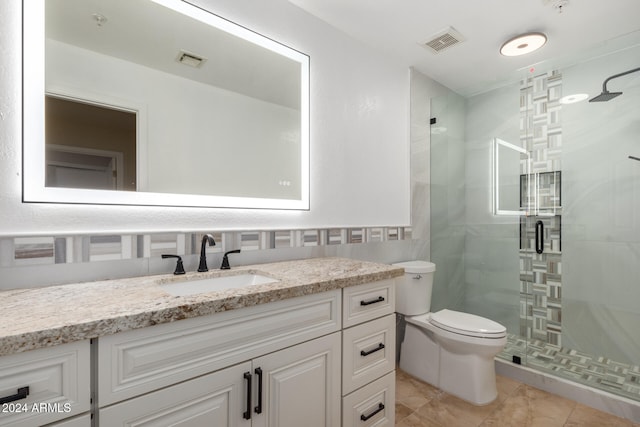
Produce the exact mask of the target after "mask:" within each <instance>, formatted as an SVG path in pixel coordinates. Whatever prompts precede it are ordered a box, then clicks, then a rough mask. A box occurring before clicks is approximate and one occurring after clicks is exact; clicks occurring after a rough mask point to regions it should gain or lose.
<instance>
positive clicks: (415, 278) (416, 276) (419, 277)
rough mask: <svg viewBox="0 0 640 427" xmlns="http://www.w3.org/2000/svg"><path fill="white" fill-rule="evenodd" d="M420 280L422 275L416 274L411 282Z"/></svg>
mask: <svg viewBox="0 0 640 427" xmlns="http://www.w3.org/2000/svg"><path fill="white" fill-rule="evenodd" d="M420 279H422V274H416V275H415V276H413V280H420Z"/></svg>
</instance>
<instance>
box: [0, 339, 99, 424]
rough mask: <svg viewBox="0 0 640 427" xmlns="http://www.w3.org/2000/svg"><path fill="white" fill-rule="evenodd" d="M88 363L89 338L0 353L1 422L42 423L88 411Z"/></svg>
mask: <svg viewBox="0 0 640 427" xmlns="http://www.w3.org/2000/svg"><path fill="white" fill-rule="evenodd" d="M89 363H90V356H89V341H79V342H75V343H71V344H64V345H59V346H56V347H49V348H42V349H38V350H31V351H27V352H24V353H17V354H12V355H9V356H3V357H0V399H2V400H1V401H2V402H3V403H0V426H5V425H11V426H29V427H31V426H35V425H43V424H47V423H51V422H54V421H58V420H62V419H64V418H68V417H71V416H74V415H79V414H81V413H83V412H86V411H89V396H90V386H89V376H90V368H89ZM27 388H28V389H27ZM23 396H24V397H23Z"/></svg>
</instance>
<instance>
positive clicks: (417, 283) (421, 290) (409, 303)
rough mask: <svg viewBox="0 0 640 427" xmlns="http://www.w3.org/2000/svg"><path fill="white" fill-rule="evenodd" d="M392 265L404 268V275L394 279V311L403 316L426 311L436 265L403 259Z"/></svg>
mask: <svg viewBox="0 0 640 427" xmlns="http://www.w3.org/2000/svg"><path fill="white" fill-rule="evenodd" d="M393 265H394V266H396V267H402V268H404V276H402V277H399V278H397V279H396V311H397V312H398V313H400V314H404V315H405V316H415V315H418V314H425V313H428V312H429V311H430V310H431V291H432V290H433V275H434V274H435V271H436V265H435V264H434V263H432V262H427V261H405V262H399V263H395V264H393Z"/></svg>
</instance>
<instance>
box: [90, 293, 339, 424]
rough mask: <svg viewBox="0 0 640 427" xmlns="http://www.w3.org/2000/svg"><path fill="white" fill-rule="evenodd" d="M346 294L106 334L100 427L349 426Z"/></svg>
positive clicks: (101, 356)
mask: <svg viewBox="0 0 640 427" xmlns="http://www.w3.org/2000/svg"><path fill="white" fill-rule="evenodd" d="M341 309H342V306H341V291H340V290H335V291H330V292H324V293H320V294H314V295H307V296H303V297H298V298H292V299H288V300H283V301H277V302H273V303H268V304H262V305H257V306H253V307H249V308H242V309H237V310H231V311H228V312H222V313H218V314H215V315H212V316H203V317H197V318H193V319H188V320H183V321H180V322H176V323H168V324H162V325H158V326H153V327H149V328H143V329H138V330H133V331H128V332H123V333H119V334H115V335H111V336H105V337H101V338H100V339H99V340H98V406H99V410H98V412H99V414H98V421H99V425H100V426H133V425H141V424H142V425H149V426H153V425H166V423H167V420H170V421H171V422H170V423H169V424H170V425H179V426H207V425H211V426H271V427H287V426H291V427H299V426H301V425H304V426H305V427H306V426H318V427H330V426H337V425H339V423H340V389H341V380H340V364H341V335H340V332H339V331H340V327H341Z"/></svg>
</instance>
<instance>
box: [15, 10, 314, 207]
mask: <svg viewBox="0 0 640 427" xmlns="http://www.w3.org/2000/svg"><path fill="white" fill-rule="evenodd" d="M23 8H24V132H23V134H24V144H23V147H24V151H23V155H24V159H23V179H24V186H23V190H24V191H23V199H24V201H26V202H55V203H97V204H131V205H169V206H207V207H233V208H273V209H309V57H308V56H306V55H305V54H302V53H300V52H298V51H296V50H294V49H291V48H289V47H287V46H284V45H282V44H280V43H278V42H276V41H273V40H271V39H268V38H266V37H264V36H261V35H259V34H257V33H255V32H253V31H250V30H248V29H246V28H244V27H241V26H239V25H236V24H234V23H232V22H230V21H227V20H225V19H223V18H220V17H218V16H216V15H214V14H212V13H209V12H207V11H205V10H203V9H201V8H198V7H196V6H193V5H191V4H189V3H187V2H184V1H180V0H92V1H86V0H46V1H45V0H25V1H24V5H23Z"/></svg>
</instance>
